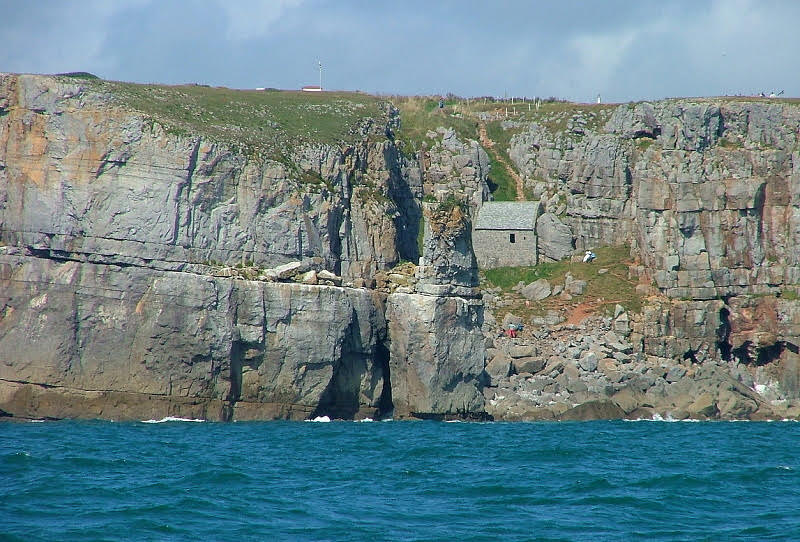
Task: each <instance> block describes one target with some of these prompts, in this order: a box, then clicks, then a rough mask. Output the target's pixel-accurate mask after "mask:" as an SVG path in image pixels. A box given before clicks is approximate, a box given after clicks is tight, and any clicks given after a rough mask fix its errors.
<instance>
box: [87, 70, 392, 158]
mask: <svg viewBox="0 0 800 542" xmlns="http://www.w3.org/2000/svg"><path fill="white" fill-rule="evenodd" d="M90 84H91V85H92V87H94V88H96V89H97V90H99V91H100V92H105V93H108V94H109V95H111V96H112V97H113V98H114V99H115V100H116V101H117V102H118V103H119V104H121V105H124V106H126V107H129V108H132V109H134V110H137V111H139V112H141V113H142V114H143V115H145V116H146V117H147V118H148V119H150V121H151V122H152V123H157V124H159V125H161V126H163V127H164V129H165V130H166V131H167V133H171V134H175V135H185V134H197V135H200V136H203V137H206V138H208V139H210V140H212V141H218V142H221V143H225V144H227V145H230V146H231V147H233V148H237V149H239V150H242V151H244V152H246V153H248V154H253V155H262V156H267V157H270V158H277V159H280V156H281V155H284V154H286V153H287V151H288V149H291V148H292V147H294V146H296V145H298V144H301V143H315V142H326V143H333V142H337V141H338V142H353V141H356V140H359V139H361V138H362V137H364V135H365V134H369V135H371V136H373V137H374V136H377V137H384V136H383V132H382V130H383V123H384V122H385V121H387V120H388V113H387V109H386V107H385V103H384V102H383V101H381V100H380V99H379V98H377V97H375V96H369V95H366V94H360V93H355V92H318V93H311V92H301V91H278V90H266V91H258V90H234V89H229V88H221V87H208V86H203V85H178V86H167V85H140V84H135V83H122V82H116V81H99V80H97V81H91V82H90ZM369 119H378V122H377V123H374V124H375V126H374V127H371V126H370V125H371V121H370V120H369Z"/></svg>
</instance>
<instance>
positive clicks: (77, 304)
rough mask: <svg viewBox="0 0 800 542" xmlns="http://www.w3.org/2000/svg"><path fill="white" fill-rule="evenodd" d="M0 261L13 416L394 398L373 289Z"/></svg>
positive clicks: (332, 408)
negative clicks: (390, 395) (389, 389)
mask: <svg viewBox="0 0 800 542" xmlns="http://www.w3.org/2000/svg"><path fill="white" fill-rule="evenodd" d="M0 266H1V268H2V288H1V289H0V291H1V292H2V294H0V307H2V312H0V316H2V320H0V360H1V361H0V387H1V388H2V393H0V409H2V410H3V411H5V412H6V413H10V414H12V415H14V416H18V417H53V418H62V417H72V416H76V417H101V418H112V419H145V418H152V417H163V416H167V415H178V416H185V417H195V418H206V419H218V420H229V419H233V420H245V419H254V418H259V419H271V418H290V419H298V418H300V419H302V418H306V417H309V416H312V415H330V416H337V417H364V416H369V417H375V416H378V415H380V414H382V413H383V412H384V411H388V410H389V409H390V405H389V404H388V403H387V398H388V387H387V386H385V385H384V382H385V379H386V376H387V372H386V371H387V363H388V359H387V355H386V347H385V346H384V344H383V341H384V339H385V336H386V335H385V334H386V327H385V321H384V319H383V300H382V299H381V298H380V296H379V295H378V294H376V293H374V292H371V291H368V290H363V289H362V290H357V289H352V288H336V287H330V286H308V285H300V284H278V283H263V282H253V281H243V280H234V279H225V278H215V277H208V276H201V275H195V274H190V273H180V272H168V271H152V270H147V269H141V268H136V267H117V266H108V265H95V264H90V263H77V262H55V261H53V260H48V259H40V258H29V257H28V258H25V257H16V256H4V257H3V258H2V263H1V264H0Z"/></svg>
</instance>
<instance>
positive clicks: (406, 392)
mask: <svg viewBox="0 0 800 542" xmlns="http://www.w3.org/2000/svg"><path fill="white" fill-rule="evenodd" d="M362 124H363V126H361V125H359V127H357V128H358V129H357V130H356V131H357V132H358V133H361V134H362V135H363V138H362V139H360V140H355V141H354V142H351V143H347V142H342V143H341V144H339V143H334V142H331V143H302V142H298V143H296V144H295V145H294V146H292V147H285V148H283V149H282V151H283V155H282V156H281V157H272V158H268V157H265V156H257V155H250V154H247V153H245V152H242V151H239V150H236V149H235V148H233V147H231V146H230V145H225V144H222V143H218V142H215V141H213V140H212V139H209V138H203V137H200V136H197V135H193V134H185V133H181V132H180V130H177V131H176V130H172V129H170V128H169V127H164V126H162V125H161V124H160V123H159V122H158V121H157V119H155V120H154V119H153V118H150V117H147V116H145V115H143V114H141V113H139V112H137V111H134V110H131V109H130V108H126V107H123V106H121V105H119V102H118V101H115V99H114V98H113V97H112V96H109V95H105V94H103V93H102V92H100V91H98V90H97V88H96V87H92V86H91V85H90V84H88V83H81V82H78V83H76V82H75V81H74V80H69V79H63V78H50V77H40V76H17V75H9V74H2V75H0V249H2V251H1V252H0V272H1V273H2V274H1V275H0V279H1V280H2V288H0V416H11V417H21V418H25V417H50V418H62V417H99V418H112V419H146V418H161V417H164V416H168V415H169V416H181V417H189V418H203V419H213V420H248V419H273V418H289V419H304V418H309V417H315V416H321V415H328V416H331V417H342V418H363V417H380V416H386V415H391V413H392V412H396V414H395V415H396V416H398V417H409V416H422V417H472V416H482V415H483V406H482V405H483V398H482V395H481V393H480V391H479V387H480V381H479V376H480V374H481V372H482V370H483V350H482V341H481V340H474V336H475V335H474V333H472V331H473V330H474V329H475V328H476V327H477V328H479V327H480V325H481V315H482V310H481V304H480V302H479V301H476V300H475V299H462V298H460V297H458V294H459V292H458V291H456V289H458V288H464V289H465V292H467V293H471V294H473V295H475V290H474V287H475V286H476V282H475V277H476V271H475V269H474V263H473V264H472V266H471V268H470V266H469V265H467V266H466V267H465V270H464V272H463V273H462V272H459V273H457V274H459V277H455V276H454V277H452V280H451V281H450V282H448V277H447V276H446V275H447V273H449V272H451V271H453V270H454V269H455V268H456V267H458V266H459V265H462V264H463V262H462V260H463V259H464V258H467V260H468V258H469V257H470V256H471V247H470V245H468V244H466V245H465V244H463V242H462V241H461V240H459V239H456V238H455V237H453V238H451V239H450V240H455V241H456V245H458V248H457V250H456V252H458V251H459V250H460V251H461V252H460V253H459V254H454V255H448V254H447V253H446V251H443V250H440V251H438V252H436V256H435V257H432V259H431V260H430V261H431V262H432V267H431V269H432V274H431V277H433V279H434V280H433V284H435V285H437V286H439V287H441V288H442V291H436V292H429V294H431V293H433V294H435V295H422V294H416V293H411V294H409V295H406V296H403V295H400V293H399V292H398V294H397V295H394V296H391V300H390V302H389V303H388V306H389V309H388V310H387V300H386V297H387V295H388V292H391V291H394V289H395V288H396V287H397V286H396V285H394V286H392V288H380V289H375V290H373V289H366V288H364V286H373V285H375V283H376V277H377V278H381V277H383V278H384V279H385V278H386V277H387V275H391V274H390V273H389V271H390V270H391V269H392V268H393V267H395V266H396V265H397V264H398V263H399V262H400V261H401V260H409V261H412V262H416V261H417V260H418V258H419V256H420V254H419V252H420V251H419V249H418V247H417V241H416V239H417V234H418V231H419V230H420V225H421V221H422V211H421V204H420V202H421V199H422V196H423V193H422V170H423V168H422V167H421V166H420V165H419V164H418V163H417V162H416V161H415V159H414V158H413V157H411V158H407V157H405V156H404V155H403V154H402V153H400V152H399V151H398V149H397V147H396V146H395V144H394V142H393V140H392V139H391V137H390V136H391V126H388V125H387V126H381V125H380V123H379V122H376V121H374V120H372V121H370V122H367V123H362ZM445 139H446V140H447V141H446V142H447V146H448V148H450V147H452V152H450V151H448V152H450V155H451V156H453V157H457V156H460V154H459V153H460V152H461V150H464V152H470V153H473V154H474V155H475V160H476V161H477V163H478V169H477V171H474V172H473V174H472V175H473V176H472V180H473V181H474V182H478V181H480V180H481V179H482V177H481V175H483V176H484V177H485V173H481V169H480V168H481V166H480V161H481V155H480V150H479V148H478V147H475V146H474V145H473V146H472V147H469V146H464V144H462V143H460V142H459V141H458V140H456V139H454V138H453V137H448V138H445ZM456 147H458V148H456ZM462 147H463V149H462ZM467 147H469V148H467ZM443 148H444V147H443ZM484 161H485V160H484ZM461 165H463V166H464V168H466V167H468V165H467V164H461ZM452 171H455V170H451V173H452ZM464 171H465V170H463V168H462V170H460V173H464ZM451 173H448V175H450V174H451ZM444 180H445V181H446V179H444ZM467 231H468V227H467ZM432 242H433V241H432ZM434 243H435V242H434ZM467 260H465V261H467ZM473 260H474V258H473ZM412 274H413V272H412ZM400 276H401V277H402V275H400ZM382 282H390V281H387V280H383V281H382ZM355 286H359V287H358V288H355ZM411 286H412V287H413V284H411ZM410 291H411V292H413V288H412V290H410ZM387 315H388V316H389V320H388V322H387ZM451 338H455V339H456V341H458V340H461V341H463V344H462V345H461V346H460V347H458V346H452V345H450V343H449V339H451ZM459 338H460V339H459ZM416 341H427V343H428V344H429V345H430V348H418V347H417V343H416ZM23 344H24V345H25V348H21V347H20V345H23ZM392 356H394V359H392ZM431 371H435V372H436V374H435V375H432V374H431ZM392 373H396V377H392ZM417 382H422V385H421V386H418V385H416V383H417ZM393 395H395V396H396V397H397V401H398V402H397V404H396V405H395V404H394V403H393V399H392V397H393Z"/></svg>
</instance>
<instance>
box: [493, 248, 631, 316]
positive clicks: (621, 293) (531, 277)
mask: <svg viewBox="0 0 800 542" xmlns="http://www.w3.org/2000/svg"><path fill="white" fill-rule="evenodd" d="M594 252H595V254H597V259H596V260H595V261H593V262H591V263H583V262H570V261H568V260H563V261H559V262H546V263H541V264H539V265H536V266H533V267H501V268H497V269H486V270H484V271H482V273H481V275H482V281H483V285H482V286H483V287H484V288H492V287H499V288H500V289H501V290H502V295H503V297H505V298H507V299H509V300H511V304H510V305H509V306H508V307H506V310H507V311H510V312H513V313H514V314H517V315H520V316H524V315H526V314H541V313H543V312H545V311H546V310H549V309H565V308H566V309H568V308H569V307H570V306H574V305H577V304H579V303H589V304H591V306H592V309H593V311H594V312H601V313H611V312H613V310H614V307H615V306H616V304H617V303H619V304H620V305H622V306H623V307H625V309H626V310H628V311H632V312H639V311H641V309H642V299H641V296H640V295H639V294H638V293H637V292H636V284H637V282H636V280H635V279H630V278H629V277H628V263H629V259H630V248H629V247H628V246H626V245H623V246H615V247H602V248H598V249H596V250H595V251H594ZM600 269H607V270H608V271H606V272H605V273H602V274H600V273H598V271H599V270H600ZM567 273H572V277H573V279H576V280H585V281H586V289H585V290H584V293H583V294H581V295H577V296H574V297H573V299H571V300H569V301H565V300H562V299H561V298H559V297H558V296H551V297H548V298H547V299H544V300H542V301H538V302H537V301H532V302H530V304H529V305H530V306H528V305H526V304H525V300H524V299H523V298H522V296H521V295H519V294H517V293H516V292H514V291H513V290H512V288H513V287H514V286H516V285H517V284H518V283H519V282H524V283H525V284H529V283H531V282H534V281H536V280H539V279H542V278H543V279H547V280H548V281H549V282H550V286H551V287H552V286H555V285H557V284H564V278H565V276H566V274H567Z"/></svg>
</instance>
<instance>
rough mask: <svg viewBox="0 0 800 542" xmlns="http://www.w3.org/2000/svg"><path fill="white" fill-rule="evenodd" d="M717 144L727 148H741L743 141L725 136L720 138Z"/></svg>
mask: <svg viewBox="0 0 800 542" xmlns="http://www.w3.org/2000/svg"><path fill="white" fill-rule="evenodd" d="M717 144H718V145H719V146H720V147H722V148H725V149H741V148H742V146H743V145H742V142H741V141H739V140H738V139H727V138H724V137H721V138H719V141H718V142H717Z"/></svg>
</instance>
